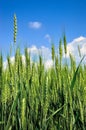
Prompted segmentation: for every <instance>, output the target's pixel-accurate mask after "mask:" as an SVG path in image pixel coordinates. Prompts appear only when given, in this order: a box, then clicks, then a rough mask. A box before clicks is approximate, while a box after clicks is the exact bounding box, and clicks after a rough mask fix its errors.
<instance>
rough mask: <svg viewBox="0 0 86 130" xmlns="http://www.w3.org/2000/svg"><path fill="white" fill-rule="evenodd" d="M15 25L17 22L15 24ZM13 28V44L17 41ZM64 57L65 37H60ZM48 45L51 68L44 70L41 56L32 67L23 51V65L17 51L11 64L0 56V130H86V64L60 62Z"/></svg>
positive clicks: (18, 50) (60, 55)
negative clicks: (50, 54) (6, 63)
mask: <svg viewBox="0 0 86 130" xmlns="http://www.w3.org/2000/svg"><path fill="white" fill-rule="evenodd" d="M14 22H15V24H16V21H14ZM16 32H17V30H16V27H15V29H14V41H15V42H16ZM62 41H63V44H64V52H65V57H66V53H67V47H66V37H65V36H64V37H63V40H62ZM62 41H61V40H60V43H59V53H58V54H56V52H55V48H54V45H52V46H51V53H52V60H53V66H52V67H51V68H50V69H47V70H46V69H45V66H44V63H43V59H42V56H41V55H39V61H38V62H37V63H36V64H35V63H34V62H31V58H30V54H28V51H27V48H25V64H24V63H23V61H22V54H21V52H20V49H19V48H18V49H17V50H16V51H15V56H14V57H15V59H14V63H11V60H10V56H8V57H7V62H8V65H7V67H6V69H4V66H3V56H2V55H0V130H86V65H83V66H82V60H83V59H84V57H82V58H81V62H80V64H79V65H78V66H77V64H76V61H75V60H74V58H73V56H72V55H71V54H70V66H69V65H67V62H66V61H65V63H64V65H63V63H62V57H63V49H62Z"/></svg>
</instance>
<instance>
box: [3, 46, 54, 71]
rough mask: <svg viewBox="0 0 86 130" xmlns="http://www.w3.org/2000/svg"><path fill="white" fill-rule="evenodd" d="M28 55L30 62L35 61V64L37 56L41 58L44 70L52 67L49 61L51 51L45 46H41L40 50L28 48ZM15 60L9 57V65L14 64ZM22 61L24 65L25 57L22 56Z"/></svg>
mask: <svg viewBox="0 0 86 130" xmlns="http://www.w3.org/2000/svg"><path fill="white" fill-rule="evenodd" d="M29 53H30V58H31V62H33V61H35V62H37V61H38V60H39V55H41V56H42V58H43V63H44V66H45V68H46V69H48V68H50V67H52V65H53V62H52V59H51V50H50V49H49V48H47V47H45V46H41V47H40V48H37V47H36V46H35V45H33V46H32V47H30V48H28V54H29ZM14 60H15V58H14V57H11V58H10V61H11V63H14ZM22 61H23V63H24V64H25V55H24V54H23V55H22ZM3 65H4V68H5V69H6V67H7V65H8V63H7V60H6V61H5V62H4V64H3Z"/></svg>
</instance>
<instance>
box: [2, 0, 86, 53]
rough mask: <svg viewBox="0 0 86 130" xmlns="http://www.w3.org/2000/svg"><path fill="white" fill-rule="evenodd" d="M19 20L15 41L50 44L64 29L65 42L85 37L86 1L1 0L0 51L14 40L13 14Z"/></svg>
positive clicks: (6, 50) (37, 44)
mask: <svg viewBox="0 0 86 130" xmlns="http://www.w3.org/2000/svg"><path fill="white" fill-rule="evenodd" d="M14 13H16V16H17V20H18V35H17V44H20V46H21V48H23V47H24V46H25V45H27V46H28V47H29V46H32V45H36V46H37V47H40V46H46V47H50V46H51V44H50V40H51V39H52V40H53V41H54V43H55V45H57V44H58V42H59V39H60V37H62V34H63V32H64V31H65V32H66V36H67V41H68V42H71V41H72V40H73V39H75V38H77V37H80V36H84V37H85V36H86V0H0V50H2V51H5V53H6V52H8V51H9V47H10V44H11V43H13V15H14Z"/></svg>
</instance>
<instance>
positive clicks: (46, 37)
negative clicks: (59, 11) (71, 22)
mask: <svg viewBox="0 0 86 130" xmlns="http://www.w3.org/2000/svg"><path fill="white" fill-rule="evenodd" d="M45 39H47V40H48V42H51V37H50V35H49V34H46V35H45Z"/></svg>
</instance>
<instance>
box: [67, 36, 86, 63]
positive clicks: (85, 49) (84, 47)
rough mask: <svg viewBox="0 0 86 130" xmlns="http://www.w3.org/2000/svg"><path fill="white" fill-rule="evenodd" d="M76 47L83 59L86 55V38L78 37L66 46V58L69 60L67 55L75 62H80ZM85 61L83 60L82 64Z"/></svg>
mask: <svg viewBox="0 0 86 130" xmlns="http://www.w3.org/2000/svg"><path fill="white" fill-rule="evenodd" d="M78 46H79V47H80V52H81V56H82V57H83V56H84V55H86V37H82V36H80V37H79V38H76V39H74V40H73V41H72V42H70V43H68V44H67V55H66V57H67V58H68V59H69V55H70V54H72V55H73V56H74V57H75V59H76V62H77V63H79V62H80V59H81V58H80V57H79V51H78ZM85 62H86V61H85V60H84V63H85Z"/></svg>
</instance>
